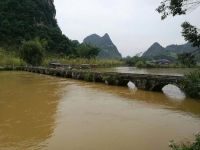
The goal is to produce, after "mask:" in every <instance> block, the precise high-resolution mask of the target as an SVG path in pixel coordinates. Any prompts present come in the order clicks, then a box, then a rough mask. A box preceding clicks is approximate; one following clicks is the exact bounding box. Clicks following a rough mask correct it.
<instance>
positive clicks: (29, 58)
mask: <svg viewBox="0 0 200 150" xmlns="http://www.w3.org/2000/svg"><path fill="white" fill-rule="evenodd" d="M44 46H46V44H44V45H43V46H42V45H41V44H40V42H39V41H37V40H35V41H28V42H26V41H23V42H22V45H21V47H20V48H19V50H20V56H21V58H22V59H23V60H24V61H25V62H26V63H28V64H32V65H36V66H38V65H40V64H41V63H42V61H43V58H44V53H45V48H44Z"/></svg>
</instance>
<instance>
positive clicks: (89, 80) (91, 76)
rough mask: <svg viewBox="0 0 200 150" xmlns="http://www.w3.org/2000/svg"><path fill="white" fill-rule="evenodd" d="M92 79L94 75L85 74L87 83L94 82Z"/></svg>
mask: <svg viewBox="0 0 200 150" xmlns="http://www.w3.org/2000/svg"><path fill="white" fill-rule="evenodd" d="M92 78H93V75H92V73H85V74H84V80H85V81H87V82H92Z"/></svg>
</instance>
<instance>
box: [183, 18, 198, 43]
mask: <svg viewBox="0 0 200 150" xmlns="http://www.w3.org/2000/svg"><path fill="white" fill-rule="evenodd" d="M181 26H182V28H183V31H182V36H183V37H184V38H185V40H186V41H189V42H191V43H192V46H193V47H200V34H199V33H198V31H199V29H197V28H196V27H195V26H193V25H191V24H190V23H189V22H187V21H186V22H184V23H183V24H182V25H181Z"/></svg>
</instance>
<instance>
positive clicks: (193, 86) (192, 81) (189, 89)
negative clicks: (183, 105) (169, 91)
mask: <svg viewBox="0 0 200 150" xmlns="http://www.w3.org/2000/svg"><path fill="white" fill-rule="evenodd" d="M180 87H181V90H182V91H183V92H184V93H185V95H186V96H187V97H191V98H196V99H198V100H199V99H200V69H199V70H196V71H194V72H191V73H189V74H185V75H184V79H183V81H182V83H181V84H180Z"/></svg>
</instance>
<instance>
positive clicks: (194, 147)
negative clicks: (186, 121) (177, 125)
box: [169, 134, 200, 150]
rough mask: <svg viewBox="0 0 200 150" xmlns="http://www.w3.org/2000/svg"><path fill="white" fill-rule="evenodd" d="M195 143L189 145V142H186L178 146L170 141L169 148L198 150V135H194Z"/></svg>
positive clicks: (199, 144)
mask: <svg viewBox="0 0 200 150" xmlns="http://www.w3.org/2000/svg"><path fill="white" fill-rule="evenodd" d="M195 138H196V140H195V142H194V143H191V142H190V141H188V140H187V143H183V142H182V143H181V144H180V145H178V144H177V143H176V142H174V141H170V143H169V147H170V148H172V149H173V150H199V149H200V135H199V134H195Z"/></svg>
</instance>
